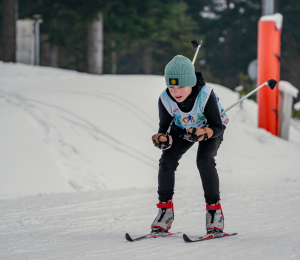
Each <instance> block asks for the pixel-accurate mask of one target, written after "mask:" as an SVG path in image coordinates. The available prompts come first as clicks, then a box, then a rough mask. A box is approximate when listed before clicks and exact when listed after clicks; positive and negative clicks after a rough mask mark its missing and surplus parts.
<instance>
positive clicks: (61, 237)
mask: <svg viewBox="0 0 300 260" xmlns="http://www.w3.org/2000/svg"><path fill="white" fill-rule="evenodd" d="M209 85H211V86H212V87H213V88H214V90H215V92H216V93H217V95H218V96H219V97H220V102H221V104H222V105H223V107H224V108H225V107H228V106H230V105H231V104H232V103H234V102H236V101H237V100H238V98H239V96H238V94H237V93H235V92H233V91H231V90H229V89H227V88H224V87H222V86H220V85H216V84H209ZM164 88H165V86H164V78H163V77H161V76H142V75H140V76H138V75H128V76H123V75H119V76H112V75H104V76H96V75H88V74H83V73H78V72H74V71H67V70H60V69H54V68H43V67H33V66H27V65H21V64H7V63H0V123H1V128H0V144H1V145H0V153H1V157H0V158H1V159H0V160H1V161H0V163H1V173H0V177H1V182H0V198H1V199H0V212H1V214H0V259H7V260H9V259H14V260H15V259H39V260H41V259H124V258H125V259H141V258H142V257H145V256H146V259H157V258H158V257H163V258H166V259H171V258H172V259H187V258H189V259H197V258H199V257H200V256H201V258H203V259H299V258H300V250H299V248H300V235H299V234H300V217H299V209H298V207H297V205H299V202H300V190H299V182H300V175H299V168H300V160H299V155H300V122H299V121H296V120H292V124H291V128H290V141H285V140H283V139H280V138H278V137H276V136H273V135H271V134H270V133H268V132H267V131H265V130H263V129H259V128H257V105H256V103H255V102H253V101H251V100H245V101H244V103H243V110H240V108H239V106H236V107H234V108H233V109H231V110H230V111H228V113H227V114H228V116H229V118H230V122H229V124H228V127H227V129H226V132H225V137H224V141H223V143H222V144H221V147H220V149H219V151H218V156H217V157H216V161H217V169H218V172H219V177H220V185H221V186H220V189H221V198H222V207H223V211H224V215H225V231H227V232H238V235H237V236H234V237H230V238H222V239H216V240H212V241H205V242H199V243H194V244H186V243H185V242H184V241H183V239H182V238H181V237H180V236H179V237H174V238H172V237H169V238H158V239H153V240H148V241H142V242H136V243H130V242H127V241H125V238H124V235H125V233H126V232H129V233H130V235H131V236H132V237H136V236H141V235H144V234H146V233H148V232H149V228H150V225H151V222H152V221H153V219H154V217H155V216H156V214H157V208H156V207H155V204H156V203H157V193H156V189H157V168H158V160H159V157H160V151H159V150H158V149H156V148H155V147H154V146H153V144H152V142H151V136H152V135H153V134H154V133H155V132H156V131H157V126H158V115H157V114H158V111H157V100H158V96H159V95H160V93H161V92H162V91H163V89H164ZM142 97H144V98H142ZM195 159H196V145H195V146H194V147H193V148H192V149H190V150H189V151H188V152H187V153H186V154H185V155H184V157H183V158H182V159H181V161H180V165H179V167H178V169H177V171H176V191H175V195H174V206H175V221H174V224H173V226H172V230H173V231H174V232H175V231H183V232H185V233H187V234H188V235H189V236H190V237H191V238H193V237H196V236H197V235H198V236H200V235H203V234H204V233H205V218H204V215H205V202H204V199H203V190H202V185H201V181H200V177H199V173H198V171H197V167H196V162H195Z"/></svg>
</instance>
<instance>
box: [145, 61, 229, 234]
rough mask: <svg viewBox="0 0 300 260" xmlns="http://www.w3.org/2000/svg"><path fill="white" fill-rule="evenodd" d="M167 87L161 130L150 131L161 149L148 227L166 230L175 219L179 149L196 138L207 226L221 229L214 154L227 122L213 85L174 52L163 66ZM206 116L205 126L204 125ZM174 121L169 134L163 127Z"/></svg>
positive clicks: (161, 99) (210, 229) (162, 102)
mask: <svg viewBox="0 0 300 260" xmlns="http://www.w3.org/2000/svg"><path fill="white" fill-rule="evenodd" d="M165 81H166V85H167V89H165V90H164V91H163V92H162V94H161V95H160V97H159V103H158V105H159V119H160V121H159V130H158V134H155V135H153V136H152V141H153V143H154V145H155V146H157V147H158V148H160V149H161V150H163V151H162V155H161V158H160V161H159V171H158V195H159V197H158V199H159V203H158V204H157V207H158V208H159V212H158V214H157V216H156V218H155V219H154V221H153V223H152V225H151V229H152V232H167V231H168V230H169V229H170V228H171V225H172V222H173V220H174V210H173V202H172V198H173V194H174V184H175V171H176V168H177V166H178V165H179V164H178V161H179V160H180V159H181V157H182V155H183V154H184V153H185V152H186V151H187V150H188V149H189V148H191V147H192V146H193V144H194V143H195V142H198V143H199V144H198V153H197V167H198V169H199V172H200V176H201V180H202V185H203V189H204V197H205V200H206V230H207V232H208V233H212V232H222V231H223V229H224V216H223V212H222V208H221V204H220V192H219V178H218V173H217V170H216V164H215V159H214V157H215V156H216V155H217V151H218V149H219V147H220V144H221V142H222V141H223V134H224V130H225V128H226V127H225V125H227V123H228V118H227V116H226V114H223V115H222V116H220V113H221V112H222V111H224V110H223V108H222V107H221V105H220V103H219V100H218V98H217V97H216V95H215V93H214V91H213V89H212V88H211V87H209V86H207V85H206V84H205V82H204V78H203V76H202V73H201V72H196V73H195V67H194V65H193V63H192V62H191V61H190V60H189V59H188V58H186V57H184V56H181V55H177V56H175V57H174V58H173V59H172V60H171V61H170V62H169V63H168V64H167V66H166V67H165ZM203 122H206V126H207V127H203ZM170 124H172V127H171V130H170V135H166V134H165V133H166V132H167V131H168V128H169V126H170Z"/></svg>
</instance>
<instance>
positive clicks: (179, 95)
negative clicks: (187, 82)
mask: <svg viewBox="0 0 300 260" xmlns="http://www.w3.org/2000/svg"><path fill="white" fill-rule="evenodd" d="M192 88H193V87H168V89H169V91H170V94H171V96H172V97H173V98H174V99H175V100H176V101H177V102H178V103H181V102H183V101H184V100H185V99H186V98H187V97H188V96H189V95H190V94H191V93H192Z"/></svg>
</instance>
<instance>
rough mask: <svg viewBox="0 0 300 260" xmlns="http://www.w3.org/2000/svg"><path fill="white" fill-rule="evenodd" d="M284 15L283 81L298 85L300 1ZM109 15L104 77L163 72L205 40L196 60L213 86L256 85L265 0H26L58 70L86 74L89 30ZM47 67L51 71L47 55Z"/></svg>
mask: <svg viewBox="0 0 300 260" xmlns="http://www.w3.org/2000/svg"><path fill="white" fill-rule="evenodd" d="M276 9H277V10H276V11H277V12H280V13H281V14H282V15H283V16H284V20H283V30H282V49H281V50H282V55H281V79H283V80H288V81H290V82H291V83H292V84H293V85H295V86H297V87H299V84H298V82H299V80H300V74H299V73H298V68H299V67H300V48H299V47H300V29H299V26H298V23H299V22H298V21H299V19H300V2H299V1H297V0H285V1H283V0H277V1H276ZM99 12H101V13H102V14H103V17H104V73H118V74H159V75H162V74H163V73H164V67H165V65H166V63H167V62H168V61H169V60H170V59H171V58H172V57H173V56H175V55H176V54H182V55H185V56H187V57H189V58H190V59H192V57H193V54H194V51H193V49H192V48H191V46H190V41H191V40H193V39H197V40H203V47H202V48H201V51H200V53H199V56H198V59H197V61H196V69H197V70H202V71H203V73H204V75H205V78H206V79H207V80H208V81H212V82H217V83H220V84H223V85H225V86H227V87H229V88H234V87H236V86H237V85H239V84H243V85H247V84H249V85H251V84H252V83H251V80H250V79H249V78H248V76H247V67H248V64H249V63H250V61H252V60H254V59H256V57H257V23H258V20H259V18H260V17H261V13H262V10H261V0H251V1H250V0H201V1H200V0H185V1H180V0H151V1H140V0H114V1H109V0H102V1H101V0H22V1H19V18H20V19H23V18H26V17H32V15H33V14H36V13H38V14H42V16H43V20H44V23H43V24H42V25H41V32H42V34H43V37H42V40H43V44H42V56H43V55H44V53H45V52H46V49H47V50H48V52H49V50H53V49H55V50H56V51H57V52H58V55H57V57H58V58H57V61H56V64H55V65H56V66H58V67H61V68H67V69H75V70H78V71H86V56H87V55H86V52H87V40H86V39H87V27H88V25H89V24H90V23H92V22H93V21H94V19H95V18H96V17H97V15H98V13H99ZM41 60H42V62H43V65H51V62H49V61H47V57H42V59H41Z"/></svg>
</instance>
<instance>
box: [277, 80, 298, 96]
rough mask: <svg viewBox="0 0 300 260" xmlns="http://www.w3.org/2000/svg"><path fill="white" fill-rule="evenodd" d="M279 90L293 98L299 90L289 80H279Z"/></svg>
mask: <svg viewBox="0 0 300 260" xmlns="http://www.w3.org/2000/svg"><path fill="white" fill-rule="evenodd" d="M278 87H279V91H281V92H284V93H287V94H289V95H291V96H292V97H294V98H297V97H298V93H299V90H298V89H297V88H296V87H294V86H293V85H292V84H291V83H290V82H288V81H285V80H280V81H279V82H278Z"/></svg>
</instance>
